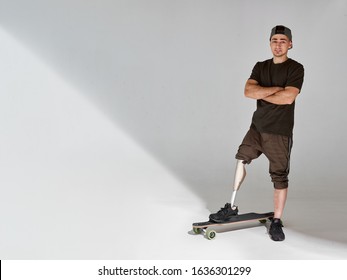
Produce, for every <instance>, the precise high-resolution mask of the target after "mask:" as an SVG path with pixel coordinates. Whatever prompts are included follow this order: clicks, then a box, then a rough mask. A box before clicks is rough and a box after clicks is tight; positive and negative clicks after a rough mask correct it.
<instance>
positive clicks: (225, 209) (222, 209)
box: [218, 203, 229, 214]
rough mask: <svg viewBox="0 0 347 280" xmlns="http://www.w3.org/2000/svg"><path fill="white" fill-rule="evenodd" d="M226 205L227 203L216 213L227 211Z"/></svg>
mask: <svg viewBox="0 0 347 280" xmlns="http://www.w3.org/2000/svg"><path fill="white" fill-rule="evenodd" d="M228 206H229V205H228V203H227V204H225V205H224V207H222V208H221V209H220V210H219V211H218V213H223V214H226V213H228V208H229V207H228Z"/></svg>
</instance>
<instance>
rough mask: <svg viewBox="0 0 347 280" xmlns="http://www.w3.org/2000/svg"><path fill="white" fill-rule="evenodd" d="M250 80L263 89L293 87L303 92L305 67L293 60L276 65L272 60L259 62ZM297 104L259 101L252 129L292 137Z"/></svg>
mask: <svg viewBox="0 0 347 280" xmlns="http://www.w3.org/2000/svg"><path fill="white" fill-rule="evenodd" d="M250 79H253V80H256V81H257V82H258V83H259V85H260V86H262V87H272V86H278V87H283V88H285V87H287V86H292V87H296V88H298V89H299V90H301V87H302V84H303V82H304V67H303V66H302V65H301V64H300V63H298V62H296V61H295V60H293V59H290V58H289V59H287V60H286V61H285V62H283V63H279V64H274V63H273V60H272V59H268V60H265V61H263V62H257V64H256V65H255V66H254V68H253V71H252V74H251V76H250ZM294 108H295V102H293V103H292V104H290V105H276V104H272V103H270V102H267V101H265V100H262V99H258V100H257V110H256V111H255V112H254V114H253V118H252V125H251V127H253V128H255V129H256V130H257V131H259V132H265V133H273V134H279V135H285V136H292V133H293V127H294Z"/></svg>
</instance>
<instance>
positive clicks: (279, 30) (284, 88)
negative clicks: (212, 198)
mask: <svg viewBox="0 0 347 280" xmlns="http://www.w3.org/2000/svg"><path fill="white" fill-rule="evenodd" d="M292 47H293V43H292V33H291V30H290V29H289V28H287V27H285V26H282V25H278V26H275V27H274V28H273V29H272V30H271V34H270V48H271V51H272V54H273V58H272V59H268V60H266V61H263V62H258V63H256V65H255V66H254V68H253V71H252V74H251V76H250V78H249V79H248V80H247V82H246V85H245V92H244V94H245V96H246V97H248V98H252V99H255V100H257V109H256V111H255V112H254V114H253V118H252V123H251V126H250V128H249V131H248V132H247V134H246V136H245V137H244V139H243V141H242V143H241V145H240V146H239V149H238V152H237V154H236V159H237V164H236V172H235V180H234V187H233V188H234V192H233V195H232V198H231V203H227V204H226V205H225V206H224V207H223V208H222V209H221V210H220V211H218V212H217V213H214V214H211V215H210V220H212V221H215V222H223V221H227V220H228V219H229V218H230V217H231V216H234V215H237V213H238V209H237V207H236V206H235V205H234V201H235V197H236V192H237V190H238V189H239V188H240V186H241V183H242V181H243V179H244V178H245V176H246V170H245V165H246V164H250V163H251V161H252V160H253V159H256V158H258V157H259V156H260V155H261V154H264V155H265V156H266V157H267V158H268V160H269V172H270V176H271V179H272V182H273V184H274V219H273V220H272V222H271V225H270V229H269V234H270V237H271V239H272V240H274V241H283V240H284V239H285V235H284V233H283V230H282V227H283V225H282V221H281V217H282V214H283V210H284V206H285V202H286V199H287V191H288V174H289V162H290V152H291V148H292V143H293V142H292V135H293V133H292V132H293V127H294V108H295V99H296V97H297V96H298V94H299V93H300V90H301V87H302V84H303V80H304V68H303V66H302V65H301V64H300V63H298V62H296V61H295V60H292V59H290V58H288V51H289V50H290V49H291V48H292Z"/></svg>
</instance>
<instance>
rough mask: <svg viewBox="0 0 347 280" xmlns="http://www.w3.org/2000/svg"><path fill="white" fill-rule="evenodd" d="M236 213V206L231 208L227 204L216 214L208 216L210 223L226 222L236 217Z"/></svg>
mask: <svg viewBox="0 0 347 280" xmlns="http://www.w3.org/2000/svg"><path fill="white" fill-rule="evenodd" d="M238 211H239V210H238V209H237V207H236V206H234V207H231V204H230V203H227V204H225V205H224V207H223V208H221V209H220V210H219V211H218V212H217V213H214V214H211V215H210V221H211V222H215V223H223V222H227V221H229V220H230V218H232V216H236V215H237V213H238Z"/></svg>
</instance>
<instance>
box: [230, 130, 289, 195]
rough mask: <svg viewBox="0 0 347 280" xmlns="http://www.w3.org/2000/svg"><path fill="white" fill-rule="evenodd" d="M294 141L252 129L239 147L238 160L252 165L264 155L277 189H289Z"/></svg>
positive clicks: (287, 137)
mask: <svg viewBox="0 0 347 280" xmlns="http://www.w3.org/2000/svg"><path fill="white" fill-rule="evenodd" d="M292 145H293V141H292V137H290V136H283V135H277V134H270V133H260V132H258V131H257V130H255V129H254V128H252V127H251V128H250V129H249V130H248V132H247V134H246V136H245V137H244V139H243V141H242V143H241V145H240V146H239V149H238V152H237V154H236V156H235V157H236V159H239V160H243V162H244V163H245V164H250V163H251V162H252V160H254V159H256V158H258V157H259V156H260V155H261V154H264V155H265V156H266V157H267V158H268V160H269V173H270V176H271V181H272V182H273V183H274V188H275V189H285V188H288V174H289V167H290V152H291V149H292Z"/></svg>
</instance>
